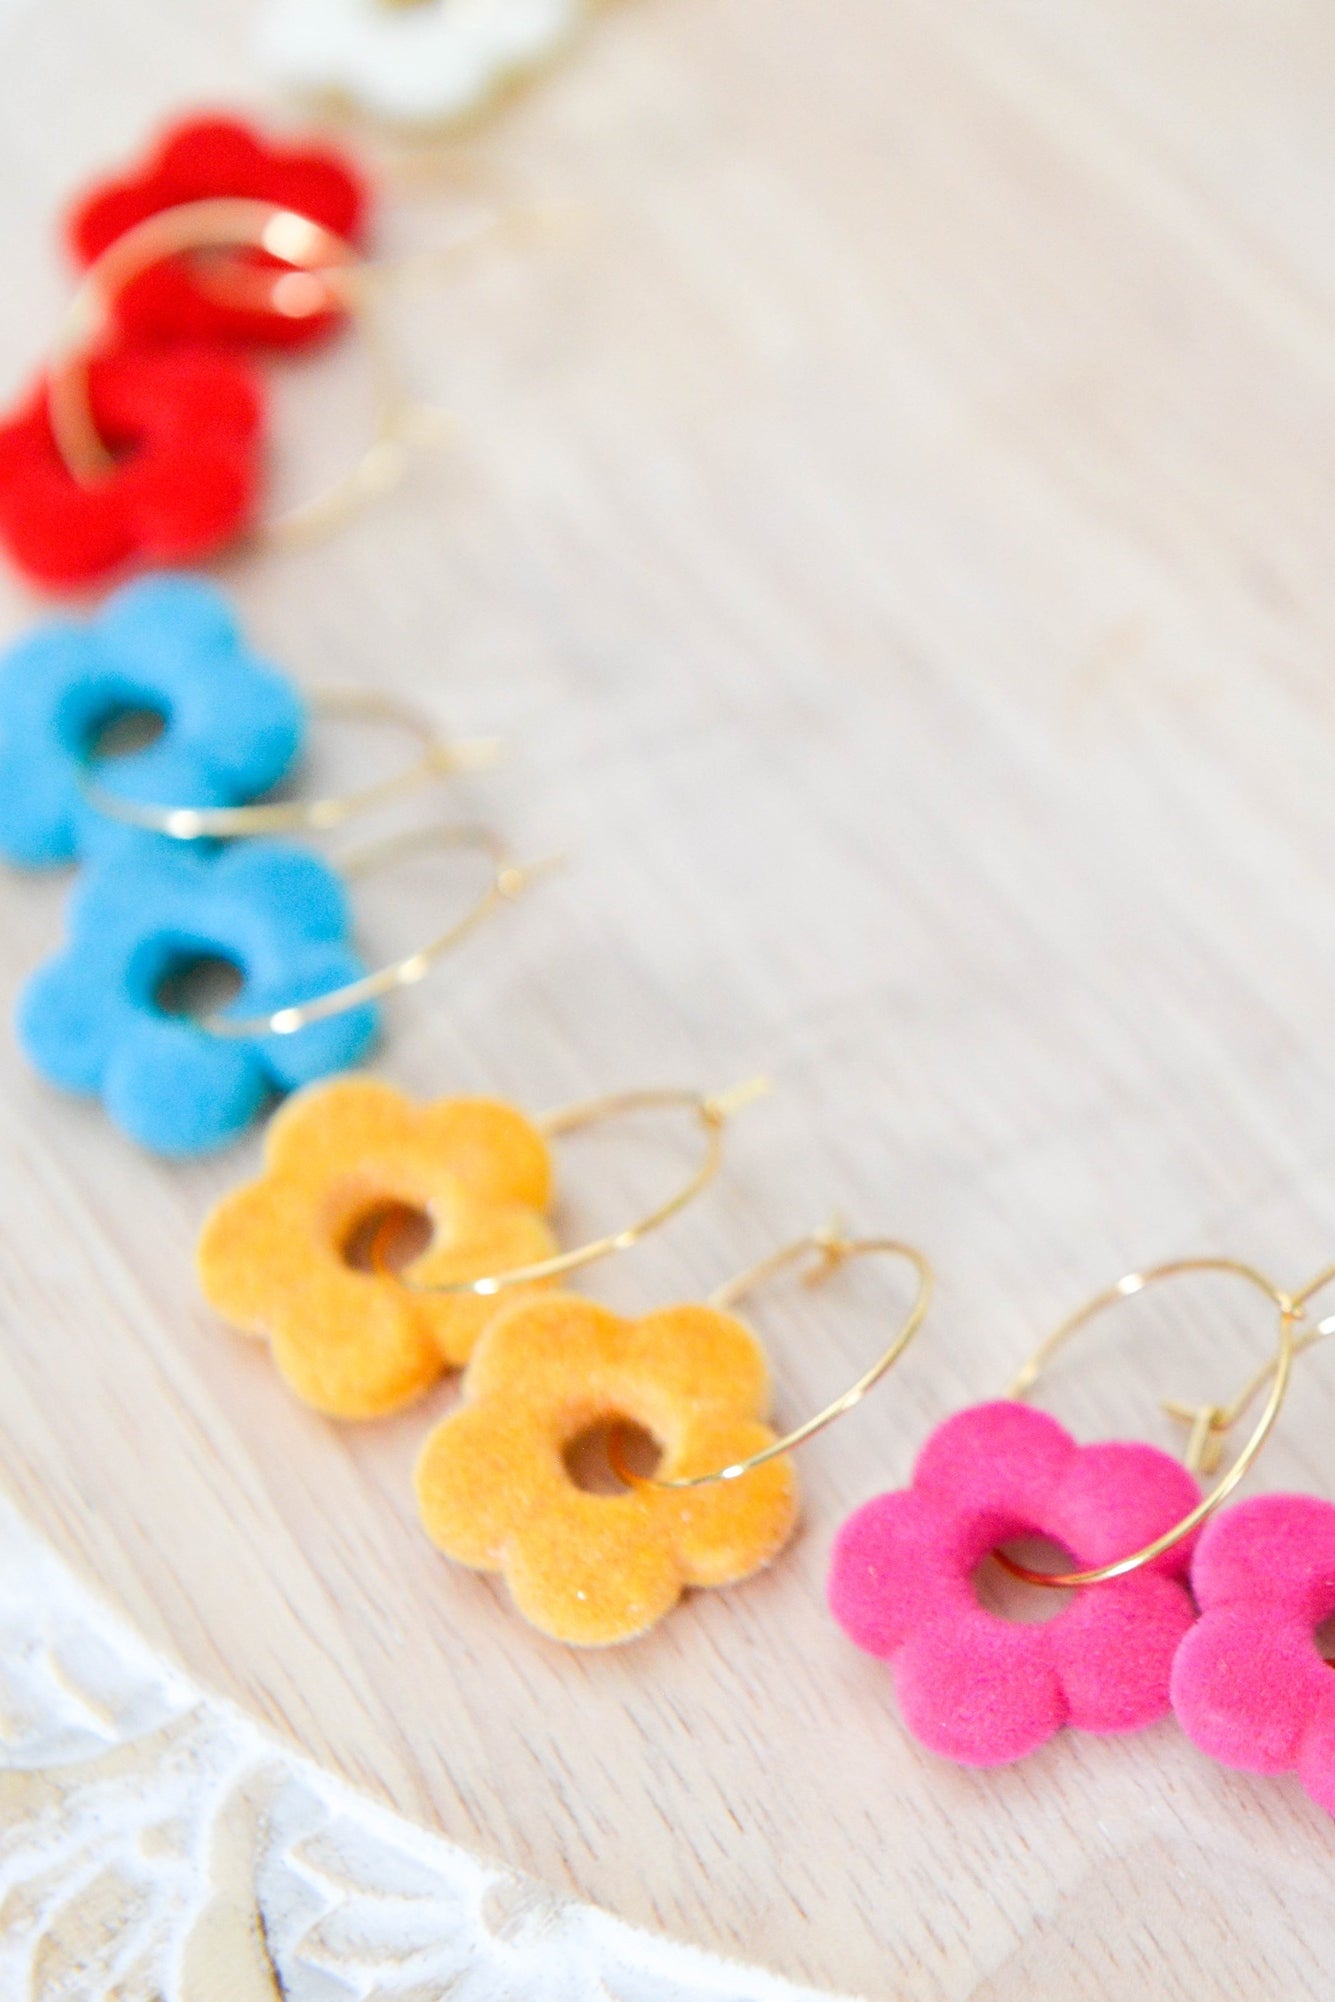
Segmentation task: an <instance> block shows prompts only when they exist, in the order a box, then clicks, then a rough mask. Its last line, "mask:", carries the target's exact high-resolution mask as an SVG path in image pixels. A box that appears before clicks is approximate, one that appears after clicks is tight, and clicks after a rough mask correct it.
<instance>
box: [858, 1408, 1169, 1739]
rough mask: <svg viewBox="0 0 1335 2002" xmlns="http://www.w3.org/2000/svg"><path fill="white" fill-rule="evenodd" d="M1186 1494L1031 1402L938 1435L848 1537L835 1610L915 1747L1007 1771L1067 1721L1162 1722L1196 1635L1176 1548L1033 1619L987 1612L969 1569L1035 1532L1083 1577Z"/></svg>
mask: <svg viewBox="0 0 1335 2002" xmlns="http://www.w3.org/2000/svg"><path fill="white" fill-rule="evenodd" d="M1199 1499H1200V1490H1199V1487H1198V1485H1197V1483H1196V1481H1195V1480H1194V1478H1193V1477H1192V1475H1191V1474H1189V1473H1188V1472H1187V1470H1186V1469H1185V1468H1184V1467H1182V1466H1180V1465H1179V1464H1178V1462H1177V1461H1176V1460H1172V1459H1170V1458H1169V1457H1168V1455H1167V1454H1166V1453H1161V1452H1159V1451H1158V1450H1157V1449H1156V1448H1155V1447H1153V1446H1146V1445H1138V1444H1123V1443H1115V1444H1108V1445H1098V1446H1077V1445H1076V1443H1075V1441H1074V1440H1073V1439H1072V1438H1071V1436H1070V1434H1069V1433H1068V1432H1066V1431H1064V1430H1063V1428H1062V1427H1061V1426H1060V1425H1059V1424H1058V1423H1057V1422H1056V1420H1055V1419H1053V1418H1050V1417H1048V1416H1047V1415H1046V1413H1044V1412H1041V1411H1035V1410H1032V1409H1031V1408H1030V1407H1029V1406H1028V1405H1025V1404H1018V1403H1014V1402H1012V1401H1010V1400H1003V1401H1000V1402H997V1403H994V1404H982V1405H976V1406H974V1407H973V1408H972V1409H971V1410H968V1411H962V1412H960V1413H959V1414H958V1415H957V1416H956V1417H954V1418H951V1419H948V1420H947V1421H946V1423H945V1424H944V1425H941V1426H939V1427H938V1428H937V1430H936V1431H935V1432H934V1433H933V1435H932V1437H931V1438H930V1439H929V1440H928V1442H927V1445H926V1446H925V1448H924V1449H923V1452H922V1454H921V1455H920V1457H919V1459H918V1463H917V1465H916V1467H915V1468H914V1470H913V1482H912V1485H911V1486H910V1487H908V1488H905V1489H901V1490H899V1491H898V1492H896V1493H894V1494H886V1495H881V1496H879V1497H878V1498H877V1499H876V1500H875V1501H872V1502H868V1503H867V1505H866V1506H865V1507H864V1508H861V1509H859V1510H858V1511H857V1513H856V1514H855V1515H853V1516H852V1517H850V1519H849V1520H848V1522H846V1523H845V1524H844V1526H843V1528H842V1530H841V1531H840V1533H839V1536H838V1539H837V1541H836V1544H835V1549H834V1558H833V1564H832V1568H831V1573H830V1587H829V1590H830V1605H831V1609H832V1611H833V1613H834V1616H835V1618H836V1619H837V1620H838V1622H839V1624H840V1626H842V1627H843V1629H844V1631H845V1632H846V1633H847V1634H848V1636H849V1638H850V1639H851V1640H853V1641H855V1642H856V1643H857V1645H858V1646H859V1647H861V1648H865V1649H866V1650H867V1652H868V1653H869V1654H874V1655H880V1656H882V1657H884V1658H885V1659H886V1660H888V1661H889V1662H890V1663H891V1665H892V1668H893V1673H894V1682H895V1692H896V1695H897V1696H898V1699H899V1707H900V1711H901V1713H902V1715H903V1718H904V1722H905V1724H906V1725H907V1726H908V1729H909V1730H910V1731H911V1732H912V1733H913V1735H914V1737H915V1738H917V1739H919V1741H920V1742H921V1743H922V1744H924V1745H926V1746H927V1747H928V1748H929V1750H931V1751H934V1752H938V1753H940V1754H941V1755H942V1756H943V1757H945V1758H948V1759H953V1760H955V1761H956V1763H957V1764H960V1765H967V1766H995V1765H1004V1764H1006V1763H1008V1762H1009V1761H1011V1760H1013V1759H1019V1758H1022V1757H1023V1756H1024V1755H1025V1753H1027V1752H1032V1751H1035V1750H1036V1749H1037V1748H1038V1746H1040V1745H1041V1744H1043V1743H1044V1741H1045V1740H1046V1739H1048V1738H1050V1737H1051V1736H1052V1735H1053V1734H1054V1732H1056V1731H1058V1730H1059V1729H1060V1728H1061V1727H1062V1725H1064V1724H1073V1725H1075V1726H1076V1727H1077V1728H1078V1729H1080V1730H1083V1731H1097V1732H1112V1731H1134V1730H1138V1729H1139V1728H1140V1727H1141V1726H1143V1725H1146V1724H1152V1723H1153V1722H1154V1721H1155V1720H1156V1719H1157V1718H1159V1717H1162V1716H1163V1715H1165V1713H1166V1712H1167V1710H1168V1707H1169V1698H1168V1684H1169V1675H1170V1671H1171V1668H1172V1662H1173V1655H1174V1652H1175V1651H1176V1649H1177V1646H1178V1644H1179V1642H1180V1641H1181V1639H1182V1637H1183V1635H1184V1634H1185V1633H1186V1632H1187V1630H1188V1628H1189V1627H1190V1625H1191V1623H1192V1619H1193V1612H1192V1604H1191V1599H1190V1597H1189V1595H1188V1592H1187V1588H1186V1585H1185V1583H1184V1582H1183V1580H1184V1577H1185V1573H1186V1570H1187V1566H1188V1562H1189V1558H1190V1551H1191V1546H1190V1542H1189V1541H1185V1542H1183V1543H1181V1544H1178V1545H1176V1546H1175V1547H1174V1548H1173V1549H1171V1550H1169V1551H1167V1552H1166V1553H1165V1554H1164V1555H1163V1556H1161V1557H1159V1558H1157V1559H1156V1560H1155V1561H1154V1563H1153V1564H1150V1565H1147V1566H1146V1567H1145V1568H1144V1569H1142V1570H1140V1571H1136V1572H1132V1573H1131V1574H1129V1575H1128V1576H1127V1577H1124V1578H1115V1579H1110V1580H1109V1581H1107V1582H1106V1583H1104V1584H1101V1585H1092V1586H1087V1587H1084V1588H1082V1589H1081V1590H1079V1591H1077V1592H1075V1593H1074V1594H1073V1595H1072V1596H1071V1599H1070V1601H1069V1603H1068V1604H1067V1605H1065V1606H1064V1607H1063V1608H1062V1610H1061V1612H1059V1613H1058V1614H1057V1615H1056V1616H1055V1618H1053V1619H1051V1620H1049V1621H1047V1622H1046V1623H1042V1624H1034V1625H1030V1624H1026V1623H1021V1622H1017V1621H1012V1620H1007V1619H1004V1618H1002V1617H1000V1616H999V1615H997V1614H995V1613H992V1612H989V1611H988V1610H986V1609H985V1608H984V1607H983V1606H982V1605H981V1604H980V1602H979V1599H978V1596H977V1593H976V1591H975V1589H974V1584H973V1573H974V1571H975V1569H976V1567H977V1566H978V1565H979V1564H980V1563H981V1562H982V1561H983V1559H984V1558H985V1557H986V1556H987V1555H988V1553H989V1552H991V1551H993V1550H995V1549H997V1548H998V1547H999V1546H1001V1545H1003V1544H1005V1543H1007V1542H1009V1541H1011V1540H1012V1539H1013V1538H1015V1537H1020V1536H1042V1537H1048V1538H1050V1539H1051V1540H1052V1541H1053V1542H1054V1543H1057V1544H1059V1545H1061V1547H1062V1548H1063V1549H1065V1550H1068V1551H1069V1552H1070V1553H1071V1555H1072V1557H1073V1558H1074V1560H1075V1567H1074V1568H1076V1569H1079V1570H1092V1569H1095V1568H1097V1567H1098V1566H1100V1565H1102V1564H1110V1563H1113V1562H1115V1561H1116V1560H1117V1559H1118V1558H1119V1557H1126V1556H1129V1555H1130V1554H1131V1553H1132V1552H1133V1551H1136V1550H1139V1549H1142V1548H1143V1547H1144V1546H1145V1544H1147V1543H1150V1542H1152V1541H1153V1540H1154V1538H1155V1537H1157V1536H1160V1535H1162V1534H1163V1532H1164V1531H1165V1530H1168V1529H1171V1528H1172V1527H1173V1525H1174V1524H1175V1523H1177V1522H1180V1521H1181V1519H1182V1517H1183V1516H1185V1515H1186V1514H1187V1513H1188V1512H1189V1511H1190V1510H1191V1509H1192V1508H1194V1507H1195V1505H1196V1503H1197V1502H1198V1501H1199Z"/></svg>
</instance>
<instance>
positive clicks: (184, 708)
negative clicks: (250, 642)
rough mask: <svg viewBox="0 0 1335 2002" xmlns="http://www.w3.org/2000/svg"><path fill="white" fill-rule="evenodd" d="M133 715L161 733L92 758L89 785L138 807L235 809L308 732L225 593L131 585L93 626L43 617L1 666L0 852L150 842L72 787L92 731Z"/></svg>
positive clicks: (71, 854) (35, 853)
mask: <svg viewBox="0 0 1335 2002" xmlns="http://www.w3.org/2000/svg"><path fill="white" fill-rule="evenodd" d="M138 710H148V711H150V712H156V713H157V714H159V715H161V717H162V719H163V730H162V734H161V736H160V737H158V738H157V739H156V741H155V742H153V743H151V744H149V745H148V746H147V747H146V748H144V749H143V750H138V751H134V752H131V753H130V754H128V755H127V756H124V757H119V758H117V757H109V758H107V759H105V760H103V761H101V762H99V764H98V766H97V782H98V784H99V786H100V787H102V789H103V790H104V791H107V792H113V793H115V794H117V796H118V797H120V798H123V799H129V800H136V801H138V802H139V803H140V804H151V805H161V806H240V805H244V804H246V803H248V802H249V801H250V800H253V799H255V798H256V797H257V796H258V795H259V794H260V793H263V792H267V791H268V790H269V788H270V786H273V785H276V784H277V783H278V781H279V780H280V779H281V778H282V777H283V775H284V773H285V772H286V771H287V770H288V769H289V767H290V766H291V764H292V763H293V761H294V759H295V758H296V757H297V754H298V752H299V751H300V750H301V747H302V742H303V739H304V737H305V727H306V717H305V710H304V707H303V704H302V701H301V698H300V696H299V695H298V694H297V692H296V690H295V689H294V687H293V686H292V684H291V682H290V681H288V680H287V679H286V678H285V677H284V676H283V675H281V674H279V673H278V672H277V671H276V670H275V669H274V668H272V667H269V666H267V665H266V664H265V663H264V662H263V661H260V660H258V659H256V658H255V656H254V655H253V654H251V653H249V652H248V651H247V649H246V645H245V642H244V640H243V639H242V636H241V634H240V632H239V631H238V629H237V623H236V620H235V618H234V617H233V614H232V610H231V607H230V606H229V604H228V602H227V600H226V598H225V597H224V596H223V595H222V593H221V592H220V591H217V590H215V589H214V587H213V586H212V585H211V584H206V583H204V582H203V580H202V579H200V578H196V577H187V576H181V575H173V574H170V573H163V574H162V575H160V576H154V577H144V578H140V579H139V580H138V581H137V582H136V583H134V584H130V585H127V586H126V587H125V589H124V590H121V591H117V592H116V593H115V594H114V595H113V596H112V597H111V598H109V599H108V600H107V602H106V604H105V605H104V606H103V608H102V611H101V612H100V613H99V615H98V617H97V618H95V619H93V620H92V621H90V622H88V623H86V624H81V623H79V622H76V621H75V620H72V619H51V620H48V621H47V622H46V623H45V624H43V625H40V626H38V627H37V628H36V630H35V631H33V632H31V633H29V634H28V635H27V636H26V637H25V638H24V639H21V640H19V641H18V642H17V643H16V644H15V645H14V646H12V647H11V648H10V649H9V651H8V653H7V654H5V655H4V656H3V657H2V658H0V855H4V856H7V857H8V858H9V860H10V861H11V862H19V863H24V864H27V865H30V866H40V865H43V864H48V863H55V862H69V861H72V860H73V859H74V858H75V857H77V856H96V855H98V854H106V855H109V854H111V853H113V852H119V851H120V850H122V849H123V848H124V847H125V846H126V842H127V836H128V839H129V840H130V841H133V842H134V843H135V844H136V846H137V845H139V844H142V842H143V841H144V840H145V839H146V838H147V839H149V840H152V839H155V838H157V837H153V836H148V837H146V836H145V835H143V834H142V833H135V832H133V831H130V830H127V829H126V828H125V827H124V826H122V825H121V824H119V823H118V822H116V821H115V820H113V819H111V818H110V817H109V816H104V815H102V814H99V813H98V812H96V810H95V809H94V808H93V807H92V806H91V805H90V804H89V803H88V802H87V801H86V800H85V798H84V797H83V794H82V791H81V789H80V782H81V780H82V779H83V778H84V777H85V776H86V774H87V770H88V759H89V754H90V752H91V751H92V750H93V748H94V746H95V745H96V742H97V739H98V737H99V735H100V733H101V732H102V731H103V730H105V728H106V726H107V725H108V724H109V723H110V722H112V721H113V720H114V719H115V718H116V717H117V716H121V715H124V714H126V712H127V711H138Z"/></svg>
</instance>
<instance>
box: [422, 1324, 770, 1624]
mask: <svg viewBox="0 0 1335 2002" xmlns="http://www.w3.org/2000/svg"><path fill="white" fill-rule="evenodd" d="M463 1397H464V1403H463V1408H462V1409H461V1410H459V1411H457V1412H455V1413H454V1414H453V1415H452V1416H451V1417H449V1418H447V1419H446V1420H445V1421H444V1423H443V1424H441V1425H439V1426H437V1428H436V1430H435V1431H434V1432H433V1433H432V1434H431V1436H430V1438H429V1439H428V1440H427V1443H426V1446H425V1448H424V1449H423V1452H422V1457H421V1459H420V1461H419V1463H418V1468H417V1500H418V1506H419V1508H420V1510H421V1514H422V1522H423V1524H424V1526H425V1528H426V1532H427V1534H428V1536H430V1537H431V1539H432V1541H433V1542H434V1543H437V1544H438V1545H439V1546H440V1548H441V1549H442V1550H443V1551H445V1553H446V1555H447V1556H450V1557H453V1558H456V1559H457V1560H458V1561H459V1562H460V1563H461V1564H467V1565H470V1566H471V1567H472V1568H473V1569H474V1570H477V1571H500V1572H503V1573H504V1574H505V1578H506V1581H507V1583H508V1584H509V1587H510V1591H511V1593H512V1594H513V1596H514V1601H515V1604H516V1605H517V1606H518V1608H519V1610H520V1612H521V1613H523V1615H524V1617H525V1618H526V1619H528V1620H530V1621H531V1622H532V1623H533V1625H534V1626H535V1627H538V1628H540V1629H541V1631H542V1632H543V1633H546V1634H550V1635H551V1636H552V1637H553V1638H554V1639H555V1640H560V1641H569V1642H571V1643H574V1644H575V1645H578V1646H583V1647H601V1646H606V1645H608V1644H609V1643H611V1642H613V1641H627V1640H632V1639H634V1638H635V1636H636V1635H637V1634H642V1633H644V1632H646V1631H647V1630H648V1628H650V1627H651V1626H653V1624H654V1622H655V1621H656V1620H659V1619H661V1618H662V1616H663V1614H664V1613H666V1612H668V1611H669V1610H670V1608H671V1607H672V1606H674V1605H675V1604H676V1601H677V1599H678V1598H679V1597H680V1595H681V1592H682V1589H683V1587H684V1586H687V1585H731V1584H734V1583H736V1581H737V1580H738V1579H741V1578H745V1577H748V1576H749V1575H750V1574H751V1573H752V1572H753V1571H758V1570H759V1569H760V1568H761V1566H762V1565H764V1564H767V1563H768V1562H769V1561H770V1559H771V1558H772V1557H775V1556H777V1555H778V1553H779V1551H780V1550H781V1549H782V1548H783V1546H784V1544H785V1543H786V1542H787V1540H788V1538H789V1536H790V1535H791V1534H792V1530H793V1526H794V1524H795V1522H796V1519H797V1491H796V1481H795V1477H794V1474H793V1469H792V1464H791V1462H790V1461H789V1460H787V1459H783V1458H780V1459H775V1460H771V1461H769V1462H767V1463H766V1465H765V1466H763V1467H758V1468H756V1469H755V1470H754V1471H753V1472H751V1473H749V1474H746V1475H744V1476H743V1477H742V1478H741V1479H739V1480H735V1481H723V1482H715V1483H711V1484H710V1485H708V1486H705V1487H699V1488H689V1489H670V1488H662V1487H655V1486H654V1485H653V1484H652V1483H645V1484H644V1485H636V1486H634V1487H631V1488H628V1489H626V1490H625V1491H624V1492H622V1493H617V1494H611V1495H606V1494H590V1493H587V1492H585V1490H584V1489H582V1488H581V1487H579V1486H578V1485H577V1484H576V1482H575V1480H574V1479H573V1477H572V1475H571V1473H570V1471H569V1469H568V1467H567V1465H566V1457H565V1456H566V1451H567V1449H568V1448H569V1447H570V1446H571V1445H572V1443H573V1442H574V1441H575V1440H577V1439H578V1438H580V1437H581V1436H582V1435H584V1434H586V1433H588V1432H589V1431H590V1430H592V1429H593V1428H594V1427H595V1426H597V1425H599V1424H600V1423H603V1422H606V1421H608V1420H614V1419H622V1420H629V1421H631V1422H632V1423H634V1424H638V1425H641V1426H643V1427H644V1428H645V1430H646V1431H648V1432H649V1433H651V1434H652V1435H653V1437H654V1438H655V1439H656V1440H657V1441H658V1442H659V1444H660V1446H661V1447H662V1452H663V1458H662V1464H661V1465H660V1467H659V1470H658V1473H659V1478H660V1479H662V1480H664V1481H669V1480H680V1479H685V1478H689V1477H690V1476H691V1475H694V1474H706V1473H712V1472H714V1471H715V1470H716V1469H718V1468H720V1467H725V1466H729V1465H731V1464H732V1463H733V1462H735V1461H737V1460H740V1459H744V1458H746V1457H747V1456H748V1455H749V1454H751V1453H756V1452H759V1451H760V1450H761V1449H762V1448H763V1447H765V1446H767V1445H769V1444H771V1443H772V1441H773V1439H774V1434H773V1433H772V1432H771V1431H770V1430H769V1428H768V1426H766V1425H764V1424H762V1423H761V1422H760V1421H761V1417H762V1414H763V1413H764V1412H765V1411H766V1409H767V1408H768V1403H769V1371H768V1368H767V1366H766V1363H765V1356H764V1352H763V1350H762V1349H761V1347H760V1345H759V1343H758V1342H757V1341H756V1340H755V1338H754V1336H753V1335H751V1334H750V1333H749V1332H748V1331H747V1329H746V1328H744V1327H743V1326H742V1324H741V1322H740V1321H737V1320H734V1319H733V1317H732V1316H731V1315H730V1314H723V1313H719V1312H718V1311H716V1310H715V1309H714V1308H712V1307H693V1306H688V1307H668V1308H665V1309H664V1310H663V1311H662V1312H660V1313H656V1314H649V1315H647V1316H646V1317H645V1318H644V1319H643V1320H640V1321H623V1320H621V1319H620V1318H619V1317H618V1316H617V1315H616V1314H613V1313H611V1312H609V1311H608V1309H607V1308H605V1307H600V1306H597V1305H595V1304H594V1303H593V1302H591V1301H588V1300H581V1299H578V1298H576V1297H575V1296H574V1295H573V1294H555V1295H550V1296H548V1297H546V1298H543V1299H530V1300H527V1301H522V1302H517V1303H516V1304H514V1305H512V1306H511V1307H509V1308H508V1309H507V1310H506V1311H505V1312H504V1313H502V1314H500V1315H498V1317H497V1318H496V1319H495V1320H494V1321H493V1322H492V1324H491V1326H490V1327H489V1328H488V1329H487V1331H486V1333H485V1334H484V1335H483V1337H482V1339H481V1341H480V1342H479V1343H478V1346H477V1348H476V1350H475V1351H474V1354H473V1360H472V1362H471V1363H470V1364H469V1366H468V1369H467V1371H466V1372H465V1375H464V1381H463Z"/></svg>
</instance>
